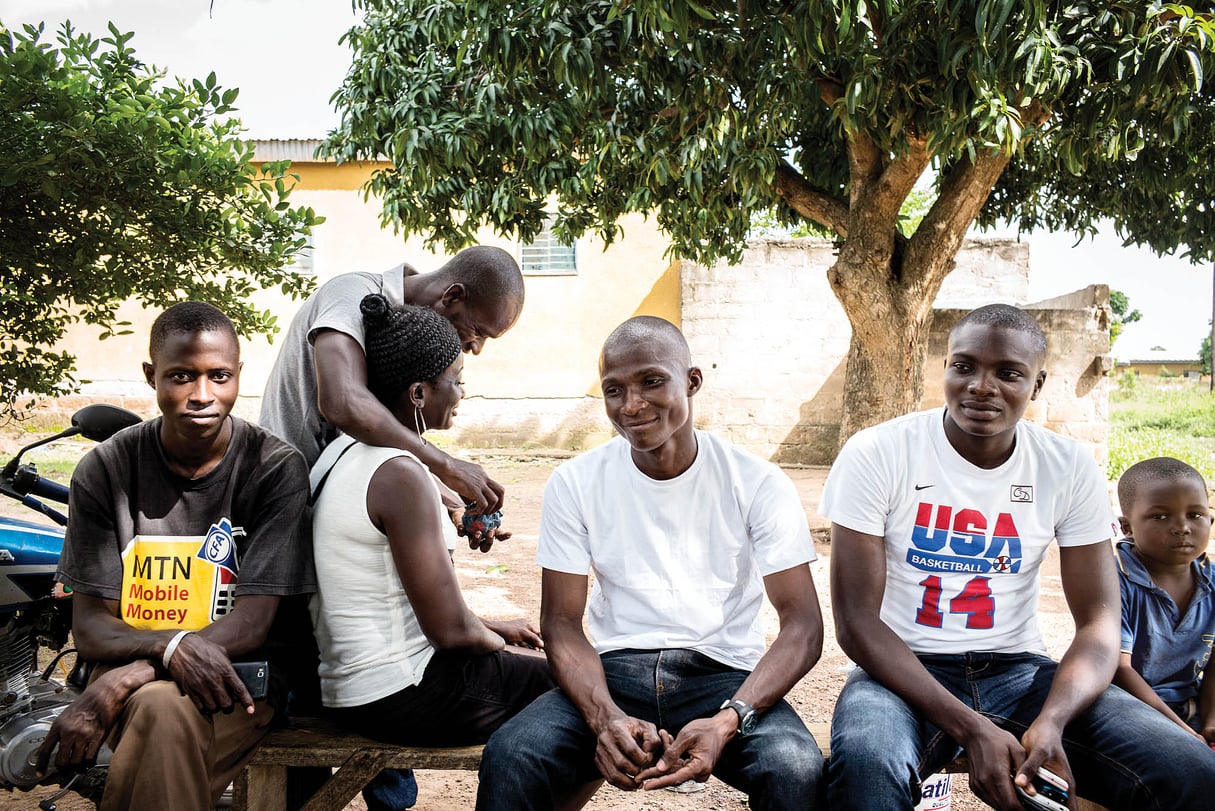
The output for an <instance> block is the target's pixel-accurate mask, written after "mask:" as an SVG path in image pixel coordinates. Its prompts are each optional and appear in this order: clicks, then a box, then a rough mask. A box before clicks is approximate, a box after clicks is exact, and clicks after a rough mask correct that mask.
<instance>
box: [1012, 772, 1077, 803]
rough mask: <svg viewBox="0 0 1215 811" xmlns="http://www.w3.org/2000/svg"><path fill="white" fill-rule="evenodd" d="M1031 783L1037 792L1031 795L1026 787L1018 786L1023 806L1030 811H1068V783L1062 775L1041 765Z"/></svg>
mask: <svg viewBox="0 0 1215 811" xmlns="http://www.w3.org/2000/svg"><path fill="white" fill-rule="evenodd" d="M1030 784H1031V785H1032V786H1033V787H1034V791H1036V792H1037V794H1034V795H1032V796H1031V795H1030V794H1028V793H1026V791H1025V789H1023V788H1021V787H1020V786H1016V789H1017V797H1018V799H1020V800H1021V806H1022V807H1023V808H1026V809H1028V811H1068V805H1067V803H1068V798H1069V794H1068V785H1067V783H1066V782H1065V781H1064V780H1063V778H1062V777H1060V776H1059V775H1057V774H1055V773H1054V772H1052V771H1051V770H1050V769H1047V768H1044V767H1041V766H1039V767H1038V773H1037V774H1036V775H1034V777H1033V778H1032V779H1031V780H1030Z"/></svg>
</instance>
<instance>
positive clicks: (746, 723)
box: [717, 698, 759, 735]
mask: <svg viewBox="0 0 1215 811" xmlns="http://www.w3.org/2000/svg"><path fill="white" fill-rule="evenodd" d="M726 707H729V708H730V709H732V710H734V712H736V713H738V734H739V735H750V734H751V733H752V732H753V731H755V725H756V724H758V723H759V713H757V712H756V711H755V708H754V707H752V706H751V705H750V704H748V703H747V702H745V701H739V700H738V699H737V698H731V699H729V700H727V701H725V702H723V703H722V705H721V706H720V707H718V708H717V709H718V710H724V709H725V708H726Z"/></svg>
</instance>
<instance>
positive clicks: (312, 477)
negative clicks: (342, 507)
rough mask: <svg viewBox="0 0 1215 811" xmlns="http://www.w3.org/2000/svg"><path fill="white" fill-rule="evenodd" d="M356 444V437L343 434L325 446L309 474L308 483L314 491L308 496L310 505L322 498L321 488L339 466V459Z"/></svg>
mask: <svg viewBox="0 0 1215 811" xmlns="http://www.w3.org/2000/svg"><path fill="white" fill-rule="evenodd" d="M354 444H355V439H354V437H351V436H346V435H345V434H341V435H340V436H338V438H337V439H335V440H333V441H332V442H330V443H329V444H328V445H326V446H325V450H324V451H322V452H321V456H320V458H319V459H317V460H316V464H315V465H313V466H312V472H311V473H310V474H308V485H309V487H310V489H311V491H312V493H311V495H309V496H308V506H309V507H311V506H313V505H314V504H316V500H317V499H318V498H320V495H321V489H322V488H323V487H324V486H325V482H327V481H328V480H329V474H330V473H332V472H333V469H334V467H336V466H337V463H338V460H339V459H341V458H342V457H343V456H345V455H346V451H348V450H350V449H351V448H353V447H354Z"/></svg>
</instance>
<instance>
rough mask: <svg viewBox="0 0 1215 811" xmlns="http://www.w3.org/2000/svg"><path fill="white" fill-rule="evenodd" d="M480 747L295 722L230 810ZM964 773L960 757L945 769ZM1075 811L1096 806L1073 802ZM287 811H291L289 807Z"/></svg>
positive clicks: (472, 760) (469, 761) (824, 739)
mask: <svg viewBox="0 0 1215 811" xmlns="http://www.w3.org/2000/svg"><path fill="white" fill-rule="evenodd" d="M806 726H807V727H808V728H809V729H810V732H811V733H812V734H813V735H814V739H815V740H816V741H818V744H819V746H820V747H821V748H822V750H823V755H824V756H825V757H830V756H831V749H830V745H831V724H829V723H825V722H820V723H811V724H807V725H806ZM480 765H481V747H480V746H456V747H450V748H432V747H415V746H396V745H393V744H386V743H381V742H379V741H375V740H372V739H371V738H364V737H363V736H361V735H355V734H353V733H350V732H345V731H343V730H341V729H339V728H338V727H336V726H334V725H333V724H331V723H329V722H327V721H324V720H321V719H317V718H296V719H294V721H293V722H292V726H291V727H289V728H287V729H279V730H275V731H273V732H271V733H270V734H269V735H267V736H266V738H265V740H264V741H262V743H261V745H260V746H259V747H258V748H257V751H256V752H255V753H254V755H253V759H252V760H251V761H250V762H249V765H248V767H247V768H246V769H245V771H244V772H242V773H241V776H240V777H239V778H238V779H237V781H236V787H235V791H234V793H233V804H232V807H233V809H234V811H288V809H287V773H288V770H289V769H292V768H299V767H318V766H319V767H326V768H332V769H334V770H335V771H334V773H333V776H332V777H330V778H329V781H328V782H327V783H325V785H324V786H323V787H322V788H321V790H320V791H318V792H317V793H316V794H315V795H313V797H312V799H311V800H309V801H308V803H307V804H306V805H304V806H303V808H302V809H301V810H300V811H341V809H343V808H345V807H346V805H347V804H348V803H349V802H350V801H351V800H353V799H354V798H355V796H356V795H357V794H358V793H359V792H360V791H362V790H363V787H364V786H366V785H367V783H368V782H369V781H370V780H371V778H373V777H375V776H376V775H377V774H379V772H380V770H382V769H444V770H456V771H476V770H477V769H478V768H479V767H480ZM945 771H947V772H951V773H955V774H957V773H965V772H966V771H967V764H966V758H965V757H961V758H958V759H957V760H955V761H954V762H953V763H951V764H949V767H948V768H947V769H946V770H945ZM1077 807H1078V808H1079V809H1080V811H1100V809H1101V806H1099V805H1096V804H1094V803H1090V802H1088V801H1086V800H1079V801H1078V804H1077ZM291 811H294V809H292V810H291Z"/></svg>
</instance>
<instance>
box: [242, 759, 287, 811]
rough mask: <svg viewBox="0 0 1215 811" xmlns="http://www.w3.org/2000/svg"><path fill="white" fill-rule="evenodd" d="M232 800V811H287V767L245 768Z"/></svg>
mask: <svg viewBox="0 0 1215 811" xmlns="http://www.w3.org/2000/svg"><path fill="white" fill-rule="evenodd" d="M242 784H243V786H242ZM242 789H243V790H242ZM242 795H243V796H242ZM232 800H233V811H287V767H286V766H247V767H246V768H245V771H243V772H242V773H241V775H240V776H239V777H237V778H236V787H235V792H234V794H233V798H232ZM242 800H243V802H242Z"/></svg>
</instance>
